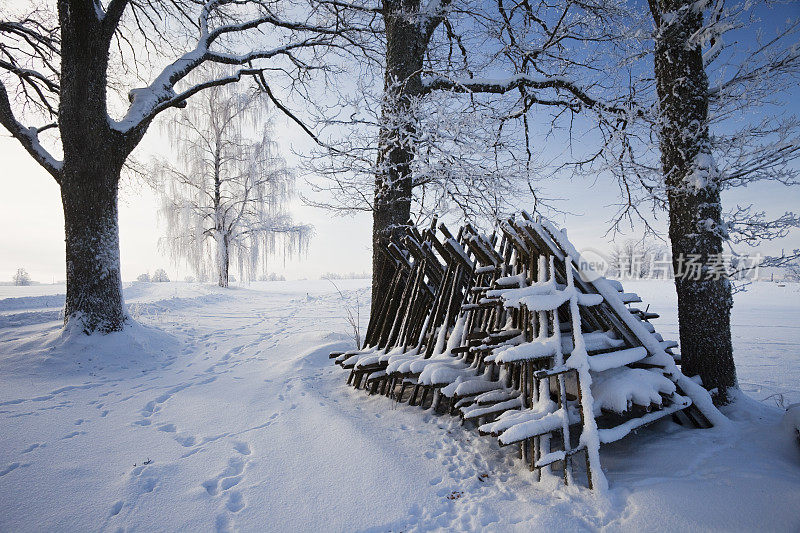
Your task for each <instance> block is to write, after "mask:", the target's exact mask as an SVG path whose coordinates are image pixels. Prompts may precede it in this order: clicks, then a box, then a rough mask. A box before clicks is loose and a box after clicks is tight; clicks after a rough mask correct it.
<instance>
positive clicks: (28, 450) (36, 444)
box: [22, 442, 45, 453]
mask: <svg viewBox="0 0 800 533" xmlns="http://www.w3.org/2000/svg"><path fill="white" fill-rule="evenodd" d="M44 446H45V444H44V442H34V443H33V444H31V445H30V446H28V447H27V448H25V449H24V450H22V453H31V452H32V451H33V450H35V449H36V448H44Z"/></svg>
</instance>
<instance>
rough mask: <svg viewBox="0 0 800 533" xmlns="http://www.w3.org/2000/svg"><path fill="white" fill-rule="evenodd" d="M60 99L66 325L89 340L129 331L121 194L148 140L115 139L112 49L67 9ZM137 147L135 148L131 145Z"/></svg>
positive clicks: (95, 25)
mask: <svg viewBox="0 0 800 533" xmlns="http://www.w3.org/2000/svg"><path fill="white" fill-rule="evenodd" d="M60 17H61V21H62V31H61V36H62V47H61V92H60V107H59V116H58V125H59V130H60V132H61V141H62V144H63V150H64V163H63V168H62V169H61V176H60V185H61V201H62V205H63V209H64V231H65V241H66V270H67V272H66V276H67V296H66V307H65V310H64V321H65V324H70V322H72V321H73V320H79V321H80V322H79V325H80V326H82V327H83V329H84V331H85V332H86V333H92V332H94V331H100V332H111V331H119V330H120V329H122V327H123V324H124V322H125V310H124V307H123V299H122V281H121V278H120V257H119V228H118V211H117V188H118V184H119V179H120V172H121V170H122V165H123V162H124V161H125V158H126V157H127V155H128V154H129V153H130V151H131V149H132V148H133V146H135V142H137V141H138V139H139V138H140V135H141V134H138V133H136V134H132V135H131V136H130V137H126V136H123V135H120V134H118V133H116V132H114V131H113V130H112V129H111V126H110V124H109V121H108V115H107V112H106V85H107V72H106V70H107V66H108V45H107V43H106V42H105V41H104V40H102V39H97V38H96V33H97V32H98V31H99V24H100V23H99V21H98V20H97V19H96V17H95V15H94V14H93V12H91V11H88V10H83V9H80V10H78V9H75V10H73V9H71V8H69V7H63V8H60ZM130 141H133V144H132V143H131V142H130Z"/></svg>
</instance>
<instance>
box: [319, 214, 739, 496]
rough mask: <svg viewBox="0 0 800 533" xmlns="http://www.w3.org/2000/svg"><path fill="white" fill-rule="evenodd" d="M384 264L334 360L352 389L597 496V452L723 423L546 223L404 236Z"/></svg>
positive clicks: (668, 350) (414, 231) (624, 299)
mask: <svg viewBox="0 0 800 533" xmlns="http://www.w3.org/2000/svg"><path fill="white" fill-rule="evenodd" d="M437 229H438V231H437ZM440 235H441V236H440ZM381 251H382V252H383V253H384V254H385V255H386V256H387V257H388V258H389V261H388V262H389V263H390V265H391V267H390V268H392V272H391V283H390V284H389V285H388V290H387V291H386V292H385V293H384V294H375V295H373V298H376V299H378V304H379V305H377V306H375V309H378V310H380V311H379V312H378V313H376V314H374V315H373V316H371V317H370V322H369V326H368V329H367V333H366V338H365V345H364V346H365V347H364V348H362V349H360V350H353V351H349V352H343V353H341V352H336V353H332V354H331V358H333V359H335V362H336V363H337V364H339V365H340V366H342V367H343V368H345V369H347V370H349V377H348V380H347V383H348V384H350V385H353V386H354V387H356V388H360V387H363V388H364V389H366V390H367V391H368V392H369V393H370V394H384V395H386V396H388V397H391V398H394V399H395V400H397V401H402V402H406V401H407V402H408V403H409V404H410V405H420V406H422V407H425V408H433V409H434V410H437V411H440V412H444V413H449V414H452V415H458V416H460V417H461V418H462V419H463V420H464V421H470V422H474V423H475V425H476V427H477V429H478V431H479V432H480V434H482V435H488V436H492V437H495V438H497V439H498V441H499V443H500V445H501V446H508V445H515V446H518V447H519V450H520V455H521V457H522V458H523V460H524V461H525V462H526V464H528V465H529V467H530V469H531V470H533V471H536V472H537V473H538V475H539V476H540V477H541V476H542V475H543V474H544V475H552V474H553V473H554V472H555V471H556V470H558V471H559V472H560V475H562V476H563V479H564V482H565V483H566V484H570V483H572V481H573V480H572V476H573V474H572V468H571V466H572V458H573V456H576V455H582V456H583V457H584V459H585V462H586V470H587V477H588V486H589V487H590V488H595V489H598V490H603V489H605V488H606V487H607V482H606V479H605V476H604V475H603V471H602V468H601V467H600V455H599V448H600V445H601V444H607V443H609V442H614V441H616V440H619V439H621V438H623V437H625V436H627V435H628V434H629V433H630V432H631V431H633V430H634V429H636V428H639V427H642V426H644V425H646V424H650V423H652V422H655V421H656V420H659V419H661V418H663V417H666V416H672V417H673V419H674V420H676V421H677V422H679V423H681V424H685V425H694V426H696V427H701V428H704V427H710V426H711V425H712V424H714V425H716V424H720V423H724V417H723V416H722V415H721V414H720V413H719V411H717V410H716V409H715V408H714V407H713V404H712V403H711V400H710V397H709V395H708V393H707V392H706V391H705V390H704V389H703V388H702V387H699V386H697V385H696V384H695V383H694V382H693V381H692V380H690V379H688V378H687V377H686V376H684V375H683V374H682V373H681V371H680V369H679V367H678V365H677V362H678V361H679V360H680V359H679V356H678V355H676V354H674V353H672V346H673V345H674V344H673V343H668V342H665V341H664V339H663V338H662V337H661V335H659V334H658V333H657V332H656V331H655V328H654V327H653V325H652V324H651V323H650V322H649V320H650V319H652V318H657V315H655V314H654V313H646V312H643V311H641V310H639V309H636V308H630V307H627V304H628V303H631V302H636V301H640V299H639V298H638V296H636V295H631V294H629V293H625V292H624V289H623V287H622V285H621V284H620V283H617V282H610V281H608V280H606V279H605V278H603V277H601V276H598V275H597V274H595V273H594V272H591V271H590V270H587V267H586V266H585V263H584V262H582V261H581V260H580V256H579V255H578V253H577V252H576V251H575V249H574V248H573V247H572V245H571V244H570V243H569V241H568V240H567V238H566V235H565V234H564V233H563V232H561V231H560V230H558V229H557V228H556V227H555V226H553V225H552V224H551V223H550V222H548V221H546V220H543V219H541V218H540V219H537V220H534V219H533V218H532V217H531V216H529V215H528V214H527V213H525V212H522V213H521V214H520V215H519V216H517V217H514V218H510V219H508V220H506V221H504V222H503V223H502V224H501V225H500V234H499V235H498V234H493V235H492V236H491V237H488V236H486V235H483V234H481V233H480V232H478V231H477V230H476V229H475V228H474V227H472V226H471V225H469V224H468V225H466V226H464V227H462V228H460V229H459V231H458V233H457V235H455V236H453V234H451V233H450V231H448V229H447V228H446V227H445V226H444V225H440V226H439V227H438V228H437V227H436V223H435V222H434V223H433V224H432V225H431V226H430V227H429V228H424V229H422V230H420V229H419V228H417V227H415V226H413V225H409V226H408V227H407V228H406V232H405V234H404V235H403V237H402V239H401V240H399V241H395V242H391V243H389V245H388V246H387V247H386V248H384V249H382V250H381ZM632 296H634V297H632Z"/></svg>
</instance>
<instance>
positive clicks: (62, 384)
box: [0, 282, 800, 531]
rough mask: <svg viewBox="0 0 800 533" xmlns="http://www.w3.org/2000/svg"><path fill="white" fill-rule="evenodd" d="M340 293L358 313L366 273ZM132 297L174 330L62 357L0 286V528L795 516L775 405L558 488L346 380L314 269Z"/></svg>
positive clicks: (334, 297) (788, 451)
mask: <svg viewBox="0 0 800 533" xmlns="http://www.w3.org/2000/svg"><path fill="white" fill-rule="evenodd" d="M343 288H344V289H347V291H346V293H345V294H346V295H347V298H348V301H349V302H350V303H354V302H355V298H356V297H358V298H359V300H360V302H361V305H362V312H364V309H366V305H365V304H366V298H367V290H366V288H365V282H343ZM256 289H260V290H256ZM307 294H309V295H308V296H307ZM126 298H127V299H128V301H129V302H131V309H132V312H133V314H134V315H135V316H137V317H138V320H139V321H140V322H141V323H143V324H145V325H154V326H157V327H158V328H161V329H163V330H164V331H167V332H168V333H170V334H172V335H174V337H175V338H176V339H177V342H175V341H171V340H169V339H163V338H161V337H160V336H159V335H158V334H157V333H153V332H152V331H151V332H150V333H151V334H152V339H149V342H146V343H143V344H142V345H141V347H140V348H137V349H132V348H131V347H130V345H128V344H126V343H116V344H114V343H110V344H108V345H104V346H103V347H102V350H103V351H104V352H105V355H104V357H102V358H100V359H101V361H98V357H97V354H96V353H94V352H93V351H92V350H89V349H87V350H84V351H82V352H80V351H79V352H78V353H72V354H64V353H61V352H60V351H59V350H60V348H58V347H57V346H56V347H55V348H53V349H52V350H51V349H50V348H49V347H50V346H51V343H52V341H53V338H54V336H55V332H56V330H57V328H58V324H57V321H54V320H53V317H52V316H51V315H49V314H47V313H52V303H53V302H50V301H47V300H36V301H29V302H28V303H27V304H25V305H23V304H22V303H21V302H17V303H18V304H19V305H16V308H15V309H11V307H15V306H13V305H12V304H13V302H14V301H11V300H0V312H1V313H2V314H0V320H3V319H5V320H6V325H3V323H2V322H0V376H2V377H0V380H2V381H0V383H1V384H2V388H0V428H2V430H1V431H0V531H41V530H61V531H74V530H118V529H120V528H124V529H125V530H140V531H150V530H172V529H177V528H185V529H189V530H193V531H226V530H244V531H265V530H269V531H390V530H392V531H401V530H402V531H409V530H430V529H450V530H452V529H455V530H476V529H482V528H483V529H488V530H500V531H503V530H509V529H516V530H525V531H527V530H531V529H533V530H571V531H574V530H597V529H604V528H607V529H610V530H637V531H641V530H653V531H655V530H663V529H664V528H666V529H672V530H674V529H688V530H691V529H698V528H703V527H708V526H710V525H714V526H715V527H716V529H722V530H742V531H745V530H754V529H759V530H775V531H781V530H784V531H785V530H797V529H798V528H800V514H798V513H797V512H796V510H797V502H798V501H800V453H799V452H798V451H797V450H796V449H794V448H792V446H793V444H792V443H791V441H790V440H789V439H788V438H787V437H786V435H785V434H784V433H781V432H780V430H779V427H778V426H779V414H778V411H777V410H775V409H770V408H767V407H764V406H758V405H753V404H752V403H749V402H747V401H743V402H742V405H741V406H740V407H738V408H737V409H736V410H735V411H734V412H733V416H735V417H736V418H737V419H740V420H741V422H740V423H739V424H737V427H736V430H735V431H733V432H732V433H729V434H720V433H715V432H714V431H688V430H684V429H682V428H680V427H678V426H675V425H673V424H671V423H665V424H662V425H661V426H658V430H659V431H654V430H643V431H641V432H640V434H639V436H637V437H634V438H631V439H627V440H625V441H623V442H620V443H616V444H615V445H613V446H609V447H608V448H606V449H604V451H603V461H604V466H605V467H606V469H607V470H608V475H609V479H610V481H611V484H612V487H613V488H612V491H611V492H610V494H609V495H608V497H607V498H597V497H596V496H595V495H594V494H592V493H589V492H588V491H586V490H582V489H579V488H570V489H569V490H565V489H563V488H560V489H558V490H556V491H552V490H550V488H549V487H548V486H543V485H538V484H536V483H535V482H534V481H533V480H532V477H531V475H530V474H529V473H527V472H526V471H525V470H524V469H523V468H522V467H521V465H519V464H518V462H517V461H516V459H515V458H514V457H513V455H514V454H513V453H512V451H511V450H510V449H500V448H498V447H497V446H496V444H494V443H493V442H492V440H491V439H486V438H481V437H479V436H478V435H477V433H475V432H467V431H463V430H462V429H461V428H460V427H459V426H458V423H457V421H455V420H454V419H451V418H449V417H438V416H433V415H431V414H429V413H426V412H423V411H421V410H419V409H418V408H412V407H408V406H406V405H401V406H397V405H395V404H392V403H391V402H390V401H389V400H387V399H385V398H380V397H379V398H375V397H367V396H366V395H365V394H364V393H363V392H362V391H353V390H352V389H350V388H347V387H345V386H344V379H345V376H344V375H343V373H342V371H341V370H340V369H339V368H338V367H334V366H333V365H332V364H331V363H330V361H329V359H328V357H327V353H328V352H329V351H330V350H333V349H337V348H345V347H349V344H350V341H348V339H347V336H346V334H345V332H346V328H347V326H346V323H345V322H344V320H343V319H342V318H341V317H342V315H343V310H342V305H343V302H342V301H341V299H340V298H339V295H338V294H337V293H336V292H335V291H334V290H333V288H332V287H331V286H330V285H329V284H327V283H325V282H292V283H285V284H281V283H271V284H263V285H259V286H256V287H254V289H249V290H245V289H237V290H231V291H220V290H217V289H214V288H209V287H199V286H197V285H194V286H181V285H180V284H169V286H167V285H165V286H155V285H134V286H133V287H130V288H129V289H127V290H126ZM4 302H5V306H6V308H3V307H2V306H3V304H4ZM57 305H58V304H56V307H57ZM12 315H13V316H12ZM9 317H10V318H9ZM12 324H13V327H12ZM145 331H148V330H145ZM331 332H336V333H331ZM140 334H141V332H140ZM796 340H797V339H796V338H795V341H796ZM132 350H133V351H136V350H138V352H137V353H133V351H132ZM148 350H150V351H151V352H158V351H159V350H161V351H163V352H164V354H162V355H157V356H153V355H152V354H148V353H146V352H147V351H148ZM128 360H133V361H134V363H132V364H130V365H123V364H119V363H120V362H123V363H124V362H125V361H128ZM75 361H79V362H80V363H81V365H80V368H76V365H75ZM100 366H103V368H102V369H101V368H99V367H100ZM123 366H129V368H123ZM795 368H796V367H795Z"/></svg>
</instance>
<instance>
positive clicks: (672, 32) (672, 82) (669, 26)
mask: <svg viewBox="0 0 800 533" xmlns="http://www.w3.org/2000/svg"><path fill="white" fill-rule="evenodd" d="M693 4H694V3H693V2H691V1H690V0H651V4H650V7H651V11H652V13H653V16H654V19H655V21H656V26H657V28H658V30H657V37H656V48H655V77H656V83H657V90H658V97H659V105H660V118H661V121H662V122H661V132H660V144H661V165H662V171H663V173H664V178H665V183H666V189H667V199H668V202H669V237H670V241H671V244H672V257H673V266H674V269H675V288H676V291H677V294H678V321H679V330H680V343H681V360H682V365H681V366H682V370H683V372H684V373H685V374H687V375H699V376H700V377H701V379H702V380H703V385H704V386H705V387H706V388H707V389H709V390H714V389H716V394H715V395H714V397H715V401H716V402H717V403H718V404H724V403H727V401H728V394H727V389H728V388H729V387H735V386H736V368H735V365H734V362H733V349H732V344H731V330H730V311H731V306H732V304H733V299H732V296H731V285H730V281H729V280H728V278H727V275H726V274H725V273H724V272H722V271H721V270H720V269H718V268H713V267H712V265H714V264H715V261H714V260H715V258H717V259H718V258H719V257H720V254H722V253H723V238H724V237H723V232H722V231H721V227H722V226H721V204H720V180H719V176H718V175H717V172H716V169H715V166H714V164H713V158H712V156H711V149H710V142H709V130H708V121H707V119H708V78H707V76H706V72H705V67H704V65H703V56H702V50H701V48H700V46H699V45H690V44H689V43H690V38H691V36H692V35H694V34H695V33H696V32H697V31H698V30H699V29H700V27H701V26H702V23H703V15H702V12H700V11H698V10H695V9H693V7H692V6H693ZM690 263H693V264H697V265H699V268H688V267H689V264H690Z"/></svg>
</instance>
